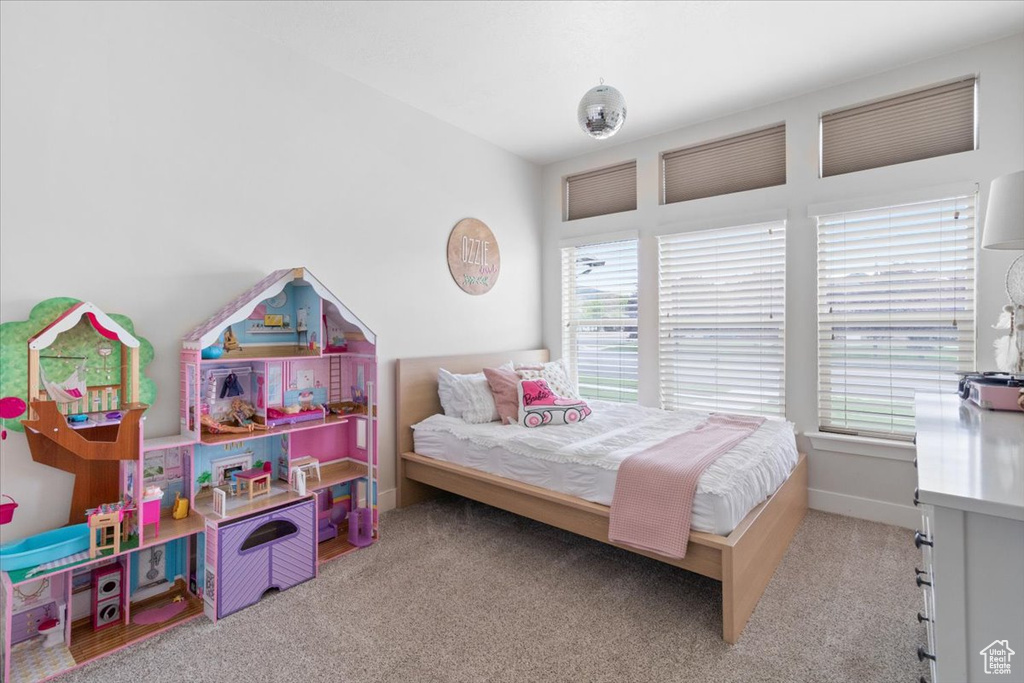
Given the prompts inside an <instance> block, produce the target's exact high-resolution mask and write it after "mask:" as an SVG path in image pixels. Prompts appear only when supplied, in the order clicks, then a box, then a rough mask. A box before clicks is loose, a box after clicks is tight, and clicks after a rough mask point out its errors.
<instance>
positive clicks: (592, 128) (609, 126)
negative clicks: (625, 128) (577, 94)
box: [576, 83, 626, 140]
mask: <svg viewBox="0 0 1024 683" xmlns="http://www.w3.org/2000/svg"><path fill="white" fill-rule="evenodd" d="M576 114H577V118H578V119H579V122H580V128H582V129H583V132H584V133H586V134H587V135H589V136H590V137H592V138H597V139H598V140H603V139H604V138H610V137H611V136H613V135H615V134H616V133H617V132H619V128H622V124H623V123H624V122H625V121H626V99H625V98H624V97H623V96H622V93H620V92H619V91H618V90H616V89H615V88H613V87H611V86H610V85H605V84H604V83H602V84H601V85H599V86H597V87H596V88H591V89H590V90H588V91H587V94H586V95H584V96H583V99H582V100H580V106H579V109H578V110H577V111H576Z"/></svg>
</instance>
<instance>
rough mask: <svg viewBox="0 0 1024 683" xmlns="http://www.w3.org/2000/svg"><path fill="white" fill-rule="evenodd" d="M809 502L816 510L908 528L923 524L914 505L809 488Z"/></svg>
mask: <svg viewBox="0 0 1024 683" xmlns="http://www.w3.org/2000/svg"><path fill="white" fill-rule="evenodd" d="M807 504H808V506H809V507H810V508H812V509H814V510H821V511H823V512H832V513H835V514H837V515H846V516H847V517H857V518H858V519H866V520H869V521H872V522H881V523H883V524H892V525H894V526H901V527H904V528H906V529H917V528H919V527H920V526H921V512H920V510H918V509H917V508H915V507H914V506H912V505H899V504H897V503H887V502H885V501H881V500H872V499H870V498H861V497H859V496H850V495H847V494H845V493H835V492H834V491H820V490H818V489H808V490H807Z"/></svg>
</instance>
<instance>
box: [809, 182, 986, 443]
mask: <svg viewBox="0 0 1024 683" xmlns="http://www.w3.org/2000/svg"><path fill="white" fill-rule="evenodd" d="M975 220H976V217H975V196H974V195H968V196H960V197H948V198H946V199H936V200H935V201H929V202H920V203H916V204H904V205H901V206H889V207H883V208H879V209H872V210H868V211H851V212H848V213H841V214H834V215H830V216H819V217H818V419H819V425H820V428H821V431H823V432H839V433H843V434H857V435H861V436H871V437H881V438H888V439H902V440H907V441H909V440H910V439H912V438H913V436H914V393H915V392H919V391H931V392H936V393H945V394H949V393H952V392H953V391H955V390H956V388H957V380H958V379H959V378H958V376H957V373H958V372H966V371H971V370H974V367H975V365H974V363H975V348H974V337H975V325H974V278H975V270H974V225H975Z"/></svg>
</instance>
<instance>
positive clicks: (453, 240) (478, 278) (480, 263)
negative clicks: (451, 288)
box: [448, 218, 501, 294]
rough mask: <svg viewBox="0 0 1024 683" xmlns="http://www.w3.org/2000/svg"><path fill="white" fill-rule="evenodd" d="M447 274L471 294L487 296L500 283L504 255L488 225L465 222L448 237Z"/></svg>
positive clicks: (471, 220) (461, 222)
mask: <svg viewBox="0 0 1024 683" xmlns="http://www.w3.org/2000/svg"><path fill="white" fill-rule="evenodd" d="M448 270H450V271H451V273H452V278H453V279H454V280H455V284H457V285H458V286H459V287H461V288H462V289H463V290H464V291H466V292H468V293H470V294H485V293H487V292H489V291H490V290H491V287H493V286H494V283H495V282H497V281H498V274H499V273H500V272H501V252H500V251H499V250H498V240H496V239H494V233H492V232H491V229H490V228H488V227H487V225H486V224H485V223H484V222H483V221H480V220H477V219H476V218H463V219H462V220H461V221H459V222H458V223H456V224H455V227H454V228H452V234H451V235H449V237H448Z"/></svg>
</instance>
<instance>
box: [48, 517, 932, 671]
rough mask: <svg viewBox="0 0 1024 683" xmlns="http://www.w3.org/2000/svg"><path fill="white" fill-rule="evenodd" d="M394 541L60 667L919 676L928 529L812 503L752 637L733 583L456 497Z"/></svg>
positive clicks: (397, 523) (396, 527)
mask: <svg viewBox="0 0 1024 683" xmlns="http://www.w3.org/2000/svg"><path fill="white" fill-rule="evenodd" d="M381 525H382V527H381V528H382V540H381V541H380V542H379V543H377V544H375V545H374V546H373V547H371V548H369V549H367V550H362V551H359V552H357V553H354V554H351V555H348V556H345V557H343V558H341V559H339V560H336V561H334V562H331V563H328V564H326V565H324V566H323V567H321V572H320V576H319V578H317V579H314V580H312V581H309V582H306V583H304V584H302V585H299V586H296V587H294V588H292V589H291V590H288V591H286V592H284V593H279V594H276V595H268V596H266V597H265V598H264V599H263V600H262V601H261V602H260V603H259V604H257V605H255V606H253V607H251V608H249V609H246V610H243V611H242V612H239V613H237V614H234V615H232V616H230V617H228V618H227V619H224V620H221V621H220V622H218V623H217V624H216V625H214V624H212V623H210V622H209V621H207V620H205V619H198V620H195V621H192V622H189V623H188V624H186V625H183V626H180V627H178V628H175V629H172V630H170V631H167V632H165V633H163V634H161V635H159V636H156V637H155V638H153V639H151V640H149V641H147V642H146V644H145V645H140V646H136V647H132V648H129V649H127V650H122V651H120V652H118V653H115V654H113V655H111V656H109V657H107V658H105V659H102V660H100V661H98V662H96V663H93V664H90V665H88V666H86V667H84V668H82V669H80V670H77V671H74V672H71V673H69V674H67V675H65V676H63V677H61V678H60V679H59V680H60V681H61V682H62V683H72V682H79V681H103V682H104V683H121V682H124V683H137V681H139V680H145V679H151V678H152V677H153V675H157V674H159V672H170V671H173V672H174V676H173V678H174V680H186V681H190V683H198V682H201V681H210V682H217V683H221V682H222V681H225V680H234V679H235V678H238V677H239V676H240V675H243V674H242V672H244V680H245V681H246V683H259V682H262V681H268V682H269V681H291V680H295V681H322V680H332V681H350V682H358V683H364V682H378V681H379V682H381V683H383V682H385V681H388V682H406V681H409V682H415V683H434V682H436V683H469V682H476V681H509V682H511V681H545V682H547V681H552V682H558V681H585V682H588V683H589V682H608V683H612V682H615V683H623V682H632V681H638V682H640V681H642V682H645V683H646V682H665V683H677V682H678V683H682V682H684V681H714V682H716V683H718V682H723V683H733V682H734V683H740V682H742V683H751V682H758V681H765V682H769V681H771V682H774V681H780V682H787V683H789V682H794V683H796V682H806V683H812V682H813V683H819V682H828V683H831V682H838V681H851V682H856V683H869V682H872V681H879V682H884V683H891V682H894V681H916V680H918V677H919V676H920V675H921V674H923V673H926V669H925V667H923V666H921V665H920V664H919V663H918V661H917V658H916V655H915V652H916V648H917V645H918V644H920V643H923V642H924V639H925V632H924V628H923V626H921V625H920V624H918V623H917V620H916V619H915V614H916V612H917V610H918V609H920V601H921V596H920V592H919V591H918V589H917V588H916V586H915V585H914V561H915V560H919V557H920V556H919V555H918V554H917V551H916V550H915V549H914V545H913V542H912V532H910V531H908V530H906V529H900V528H897V527H892V526H886V525H882V524H875V523H872V522H865V521H861V520H856V519H851V518H847V517H841V516H838V515H830V514H826V513H822V512H815V511H810V512H808V514H807V517H806V519H805V520H804V523H803V525H802V526H801V528H800V530H799V532H798V534H797V537H796V538H795V539H794V541H793V543H792V545H791V546H790V548H789V552H788V553H787V555H786V556H785V558H783V561H782V563H781V565H780V567H779V569H778V570H777V571H776V573H775V576H774V578H773V579H772V581H771V583H770V584H769V586H768V588H767V590H766V591H765V594H764V596H763V598H762V599H761V602H760V604H759V605H758V607H757V609H756V610H755V612H754V614H753V616H752V617H751V620H750V622H749V623H748V624H747V628H746V631H745V632H744V634H743V636H742V638H741V639H740V642H739V643H738V644H737V645H734V646H730V645H727V644H726V643H724V642H723V641H722V639H721V616H720V605H721V598H722V595H721V587H720V585H719V584H718V583H717V582H715V581H712V580H710V579H706V578H704V577H701V576H697V575H695V574H690V573H688V572H685V571H682V570H679V569H676V568H674V567H671V566H669V565H664V564H661V563H658V562H656V561H654V560H649V559H647V558H644V557H640V556H638V555H634V554H632V553H628V552H626V551H623V550H619V549H617V548H612V547H610V546H606V545H604V544H601V543H597V542H596V541H590V540H588V539H585V538H581V537H579V536H575V535H573V534H569V533H566V532H562V531H559V530H557V529H553V528H551V527H548V526H545V525H542V524H539V523H536V522H532V521H530V520H527V519H524V518H521V517H517V516H515V515H512V514H509V513H505V512H502V511H500V510H496V509H494V508H489V507H487V506H484V505H479V504H476V503H472V502H469V501H465V500H463V499H460V498H455V497H446V498H443V499H440V500H438V501H433V502H430V503H426V504H423V505H418V506H414V507H411V508H406V509H404V510H394V511H390V512H388V513H385V514H384V515H382V518H381Z"/></svg>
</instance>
